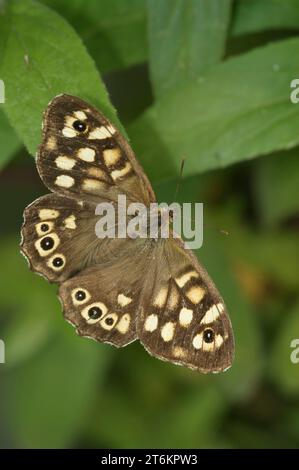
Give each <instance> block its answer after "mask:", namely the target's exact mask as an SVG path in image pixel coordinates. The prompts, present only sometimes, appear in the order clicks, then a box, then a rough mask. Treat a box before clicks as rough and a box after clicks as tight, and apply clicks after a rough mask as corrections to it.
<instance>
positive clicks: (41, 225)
mask: <svg viewBox="0 0 299 470" xmlns="http://www.w3.org/2000/svg"><path fill="white" fill-rule="evenodd" d="M46 226H48V228H47V230H42V228H44V229H45V228H46ZM53 227H54V224H53V222H50V221H47V222H39V223H38V224H36V226H35V230H36V233H37V234H38V236H39V237H42V236H43V235H46V234H47V233H50V232H51V230H52V229H53Z"/></svg>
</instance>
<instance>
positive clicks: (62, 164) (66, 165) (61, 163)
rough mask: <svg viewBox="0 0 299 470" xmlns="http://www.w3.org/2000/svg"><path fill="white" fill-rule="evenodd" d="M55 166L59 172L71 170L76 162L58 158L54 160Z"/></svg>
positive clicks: (61, 157)
mask: <svg viewBox="0 0 299 470" xmlns="http://www.w3.org/2000/svg"><path fill="white" fill-rule="evenodd" d="M55 163H56V166H57V167H58V168H61V170H71V169H72V168H73V166H74V165H75V163H76V160H74V159H73V158H69V157H64V156H63V155H61V156H59V157H57V158H56V160H55Z"/></svg>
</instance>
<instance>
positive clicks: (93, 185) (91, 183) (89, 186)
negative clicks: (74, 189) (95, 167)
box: [82, 178, 105, 192]
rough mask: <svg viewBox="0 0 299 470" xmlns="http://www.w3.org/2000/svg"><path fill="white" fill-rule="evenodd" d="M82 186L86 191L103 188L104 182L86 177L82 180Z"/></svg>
mask: <svg viewBox="0 0 299 470" xmlns="http://www.w3.org/2000/svg"><path fill="white" fill-rule="evenodd" d="M82 188H83V189H84V191H87V192H93V191H99V190H103V189H105V184H104V183H103V182H102V181H99V180H94V179H89V178H86V179H85V180H83V183H82Z"/></svg>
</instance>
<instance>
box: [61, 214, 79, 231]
mask: <svg viewBox="0 0 299 470" xmlns="http://www.w3.org/2000/svg"><path fill="white" fill-rule="evenodd" d="M63 223H64V226H65V228H69V229H71V230H74V229H75V228H77V225H76V217H75V216H74V215H73V214H72V215H70V216H69V217H67V218H66V219H64V221H63Z"/></svg>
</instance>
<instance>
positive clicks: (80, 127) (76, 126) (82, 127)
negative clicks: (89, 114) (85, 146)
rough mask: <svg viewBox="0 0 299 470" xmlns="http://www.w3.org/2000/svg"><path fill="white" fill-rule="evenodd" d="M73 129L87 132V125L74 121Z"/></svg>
mask: <svg viewBox="0 0 299 470" xmlns="http://www.w3.org/2000/svg"><path fill="white" fill-rule="evenodd" d="M73 128H74V129H75V130H76V131H78V132H85V131H86V129H87V125H86V124H85V122H83V121H79V120H77V121H74V122H73Z"/></svg>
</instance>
